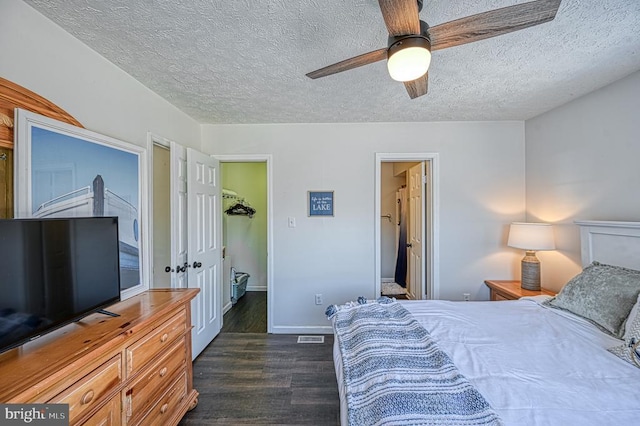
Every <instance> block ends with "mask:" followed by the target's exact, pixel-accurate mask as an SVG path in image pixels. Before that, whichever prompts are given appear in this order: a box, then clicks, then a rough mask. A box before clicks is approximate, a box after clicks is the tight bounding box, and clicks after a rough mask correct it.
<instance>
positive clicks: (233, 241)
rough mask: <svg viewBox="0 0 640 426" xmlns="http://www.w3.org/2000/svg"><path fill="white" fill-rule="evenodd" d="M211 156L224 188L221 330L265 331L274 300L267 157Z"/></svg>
mask: <svg viewBox="0 0 640 426" xmlns="http://www.w3.org/2000/svg"><path fill="white" fill-rule="evenodd" d="M215 158H217V159H218V160H220V169H221V184H222V187H223V194H222V197H223V203H222V210H223V215H222V216H223V224H222V241H223V246H224V252H225V254H224V259H223V300H224V303H223V305H224V309H223V310H224V312H225V314H224V326H223V329H222V332H267V333H270V332H271V327H272V311H271V309H270V308H271V306H272V301H273V298H274V290H273V287H272V285H271V283H272V273H273V272H272V271H273V266H272V259H271V257H270V256H269V253H272V250H271V247H272V244H273V243H272V235H273V234H272V222H271V218H272V213H271V211H272V210H271V194H272V191H271V156H270V155H220V156H218V155H216V156H215ZM243 274H246V276H248V278H246V276H245V275H243ZM234 277H235V280H234ZM243 277H244V278H246V281H245V280H243ZM256 330H260V331H256Z"/></svg>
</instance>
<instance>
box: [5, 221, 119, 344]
mask: <svg viewBox="0 0 640 426" xmlns="http://www.w3.org/2000/svg"><path fill="white" fill-rule="evenodd" d="M118 252H119V250H118V218H117V217H83V218H79V217H77V218H55V219H54V218H51V219H3V220H0V352H4V351H6V350H8V349H11V348H13V347H16V346H19V345H22V344H23V343H25V342H27V341H29V340H33V339H35V338H37V337H38V336H41V335H43V334H45V333H48V332H50V331H53V330H54V329H56V328H59V327H62V326H63V325H66V324H69V323H70V322H73V321H77V320H79V319H81V318H82V317H84V316H86V315H88V314H91V313H93V312H96V311H99V310H101V309H103V308H105V307H106V306H108V305H110V304H112V303H115V302H117V301H119V300H120V261H119V253H118Z"/></svg>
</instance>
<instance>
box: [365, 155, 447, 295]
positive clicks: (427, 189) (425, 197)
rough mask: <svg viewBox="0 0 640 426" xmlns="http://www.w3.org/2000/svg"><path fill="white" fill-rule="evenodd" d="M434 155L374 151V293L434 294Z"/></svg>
mask: <svg viewBox="0 0 640 426" xmlns="http://www.w3.org/2000/svg"><path fill="white" fill-rule="evenodd" d="M437 161H438V155H437V154H419V153H416V154H406V153H405V154H376V186H375V191H376V193H375V204H376V209H375V210H376V217H375V218H376V220H375V224H376V227H375V248H376V253H375V263H376V265H375V268H376V274H375V294H376V295H380V294H382V293H385V294H386V295H389V296H392V297H397V298H407V299H437V298H438V295H439V281H438V277H439V274H438V244H437V241H438V239H437V237H438V226H437V224H438V181H437V176H438V174H437V170H438V169H437V167H438V163H437Z"/></svg>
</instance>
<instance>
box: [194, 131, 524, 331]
mask: <svg viewBox="0 0 640 426" xmlns="http://www.w3.org/2000/svg"><path fill="white" fill-rule="evenodd" d="M202 129H203V145H202V150H203V151H204V152H208V153H211V154H219V155H223V154H272V155H273V192H274V194H273V196H274V198H273V206H274V207H273V210H274V218H273V219H274V232H273V233H274V253H270V256H273V262H274V284H273V287H274V288H273V293H274V294H273V296H274V298H275V306H273V320H274V322H273V325H274V332H301V331H304V330H305V327H308V329H307V330H309V331H312V330H320V329H321V327H327V326H328V322H327V320H326V319H325V317H324V310H325V308H326V306H327V305H329V304H332V303H343V302H345V301H348V300H354V299H355V298H357V297H358V296H361V295H363V296H367V297H373V296H374V294H373V293H374V282H373V279H374V273H375V271H374V247H373V244H374V223H375V222H374V220H375V219H374V215H375V209H374V196H375V194H374V191H375V188H374V185H375V179H374V178H375V176H374V173H375V153H376V152H423V153H428V152H438V153H439V154H440V156H439V159H440V164H439V166H440V167H439V170H440V176H439V179H440V192H439V193H440V200H439V201H440V211H439V213H440V241H439V246H440V295H441V297H442V298H444V299H458V300H460V299H462V293H463V292H468V293H471V295H472V298H473V299H487V298H488V291H487V290H486V288H485V286H484V284H483V280H484V279H486V278H496V279H500V278H511V277H513V276H515V274H516V272H515V268H516V266H517V264H518V263H519V259H520V257H521V255H520V253H519V252H517V251H514V250H511V249H508V248H507V247H506V234H507V228H508V224H509V223H510V222H512V221H514V220H522V219H524V185H525V183H524V173H523V170H524V123H522V122H487V123H360V124H300V125H297V124H294V125H286V124H282V125H276V124H273V125H204V126H203V128H202ZM308 190H334V191H335V217H333V218H318V217H313V218H310V217H308V216H307V211H306V209H307V202H306V195H307V191H308ZM289 216H293V217H295V218H296V222H297V227H296V228H288V227H287V217H289ZM316 293H321V294H323V295H324V302H325V303H324V304H323V305H322V306H316V305H314V294H316Z"/></svg>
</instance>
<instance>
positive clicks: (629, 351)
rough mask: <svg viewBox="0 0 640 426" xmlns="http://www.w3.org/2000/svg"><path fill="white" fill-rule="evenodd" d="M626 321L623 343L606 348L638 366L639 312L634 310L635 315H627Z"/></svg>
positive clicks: (639, 349) (639, 350)
mask: <svg viewBox="0 0 640 426" xmlns="http://www.w3.org/2000/svg"><path fill="white" fill-rule="evenodd" d="M627 323H628V326H627V334H626V335H625V341H624V344H623V345H620V346H614V347H612V348H609V349H607V350H608V351H609V352H611V353H612V354H614V355H617V356H619V357H620V358H622V359H624V360H625V361H627V362H628V363H631V364H633V365H635V366H636V367H638V368H640V312H639V311H638V310H636V311H635V315H632V316H629V318H628V319H627Z"/></svg>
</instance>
